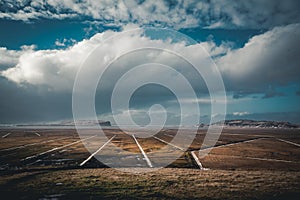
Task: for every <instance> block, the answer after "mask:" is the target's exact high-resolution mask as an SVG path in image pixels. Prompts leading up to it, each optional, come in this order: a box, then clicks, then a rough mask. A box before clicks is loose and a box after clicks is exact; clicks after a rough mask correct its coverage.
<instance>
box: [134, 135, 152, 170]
mask: <svg viewBox="0 0 300 200" xmlns="http://www.w3.org/2000/svg"><path fill="white" fill-rule="evenodd" d="M132 137H133V139H134V141H135V143H136V144H137V146H138V147H139V149H140V151H141V152H142V154H143V156H144V158H145V160H146V162H147V164H148V166H149V167H153V165H152V163H151V161H150V159H149V158H148V156H147V154H146V153H145V152H144V150H143V148H142V147H141V145H140V144H139V142H138V141H137V139H136V138H135V136H134V135H132Z"/></svg>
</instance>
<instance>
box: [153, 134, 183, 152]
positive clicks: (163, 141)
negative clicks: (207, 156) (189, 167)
mask: <svg viewBox="0 0 300 200" xmlns="http://www.w3.org/2000/svg"><path fill="white" fill-rule="evenodd" d="M153 138H155V139H157V140H158V141H160V142H162V143H165V144H168V145H170V146H173V147H175V148H177V149H179V150H181V151H184V149H183V148H181V147H179V146H176V145H174V144H172V143H169V142H167V141H165V140H162V139H160V138H158V137H156V136H153Z"/></svg>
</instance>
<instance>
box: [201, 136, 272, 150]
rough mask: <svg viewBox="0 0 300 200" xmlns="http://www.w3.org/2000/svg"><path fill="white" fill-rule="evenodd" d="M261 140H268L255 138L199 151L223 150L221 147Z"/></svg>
mask: <svg viewBox="0 0 300 200" xmlns="http://www.w3.org/2000/svg"><path fill="white" fill-rule="evenodd" d="M261 139H266V138H255V139H251V140H244V141H241V142H235V143H230V144H223V145H219V146H213V147H207V148H204V149H200V150H199V151H204V150H207V149H216V148H221V147H228V146H232V145H236V144H241V143H248V142H253V141H256V140H261Z"/></svg>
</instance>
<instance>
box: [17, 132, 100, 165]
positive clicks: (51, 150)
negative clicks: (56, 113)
mask: <svg viewBox="0 0 300 200" xmlns="http://www.w3.org/2000/svg"><path fill="white" fill-rule="evenodd" d="M96 136H97V135H94V136H91V137H88V138H86V139H83V140H78V141H76V142H72V143H70V144H66V145H63V146H60V147H55V148H53V149H50V150H48V151H44V152H42V153H39V154H36V155H33V156H28V157H26V158H24V159H22V160H21V161H25V160H29V159H32V158H37V157H39V156H42V155H45V154H47V153H51V152H53V151H57V150H60V149H64V148H66V147H69V146H72V145H75V144H78V143H80V142H83V141H85V140H89V139H91V138H94V137H96Z"/></svg>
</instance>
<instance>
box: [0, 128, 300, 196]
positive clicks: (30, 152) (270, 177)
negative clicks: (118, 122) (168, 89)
mask: <svg viewBox="0 0 300 200" xmlns="http://www.w3.org/2000/svg"><path fill="white" fill-rule="evenodd" d="M185 131H186V137H185V138H184V137H183V138H182V140H184V139H186V138H187V137H190V135H189V130H188V129H187V130H185ZM85 132H86V133H85V134H84V137H82V135H81V137H79V136H78V133H77V131H76V130H75V129H71V128H70V129H58V128H56V129H53V128H49V129H47V128H34V129H31V128H17V129H12V128H5V129H1V130H0V176H1V179H0V192H1V194H2V195H4V196H5V197H7V199H82V198H85V199H99V198H101V199H111V198H113V199H203V198H205V199H287V198H288V199H299V195H300V192H299V191H300V190H299V189H300V130H299V129H268V128H227V129H226V128H225V129H224V130H223V132H222V134H221V136H220V138H219V139H218V141H217V143H216V145H215V146H207V147H205V149H209V150H210V152H209V154H208V155H207V156H206V157H203V158H202V157H200V156H199V150H201V146H202V144H203V141H204V138H205V134H206V130H205V129H199V130H198V132H197V134H196V135H195V137H193V139H192V143H191V145H189V147H188V148H183V147H182V146H180V145H178V144H173V143H172V140H173V138H174V137H175V135H176V133H177V130H176V129H164V130H162V131H160V132H159V133H157V134H156V135H154V136H152V137H149V138H143V137H139V133H138V132H137V133H134V134H132V135H129V134H125V133H124V132H122V131H120V130H118V129H105V131H104V132H105V136H106V137H105V138H103V135H99V134H98V131H97V130H85ZM112 147H118V148H116V149H113V148H112ZM87 148H88V150H89V151H88V150H87ZM121 150H125V151H121ZM174 155H180V156H179V157H178V158H177V159H176V160H175V161H173V160H172V159H170V158H172V156H174ZM95 157H97V158H99V159H100V160H101V161H103V162H100V161H99V160H97V159H95ZM109 166H110V167H111V166H113V168H110V167H109ZM114 168H117V169H114ZM141 169H142V170H141ZM147 169H149V170H150V171H151V170H153V171H152V172H148V173H128V172H127V171H132V172H139V170H140V171H142V172H144V171H145V170H147Z"/></svg>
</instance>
